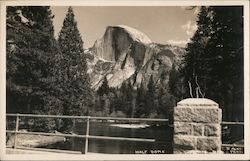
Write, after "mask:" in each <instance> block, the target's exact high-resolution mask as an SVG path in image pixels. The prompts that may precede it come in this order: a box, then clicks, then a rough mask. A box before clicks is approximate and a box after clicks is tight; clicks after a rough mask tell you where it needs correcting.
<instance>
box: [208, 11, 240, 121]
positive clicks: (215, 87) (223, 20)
mask: <svg viewBox="0 0 250 161" xmlns="http://www.w3.org/2000/svg"><path fill="white" fill-rule="evenodd" d="M210 12H212V13H213V14H212V16H213V22H212V25H211V28H212V31H213V32H212V35H211V39H210V41H209V42H208V45H207V47H206V49H207V52H208V55H209V57H210V58H213V59H211V61H210V62H209V68H210V69H211V70H210V71H209V77H210V78H211V79H209V81H208V83H209V93H208V94H209V96H210V97H211V98H213V99H214V100H215V101H217V102H218V103H219V104H220V107H221V108H222V109H223V118H224V119H225V120H230V121H232V120H243V111H244V106H243V102H244V99H243V98H244V92H243V7H240V6H239V7H231V6H227V7H211V8H210Z"/></svg>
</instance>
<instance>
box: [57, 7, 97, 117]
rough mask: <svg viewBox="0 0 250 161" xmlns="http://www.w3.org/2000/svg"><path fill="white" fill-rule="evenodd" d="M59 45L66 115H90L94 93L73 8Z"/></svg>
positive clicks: (64, 24)
mask: <svg viewBox="0 0 250 161" xmlns="http://www.w3.org/2000/svg"><path fill="white" fill-rule="evenodd" d="M58 43H59V46H60V49H61V60H60V67H61V69H60V72H59V75H60V77H61V83H60V87H61V91H62V93H61V94H62V98H61V99H63V100H64V105H63V108H64V114H65V115H83V114H85V115H86V114H88V111H89V108H90V107H91V106H92V105H93V92H92V90H91V88H90V83H89V77H88V74H87V63H86V59H85V56H84V52H83V51H84V50H83V41H82V38H81V35H80V33H79V30H78V28H77V22H76V21H75V15H74V13H73V9H72V7H69V8H68V13H67V14H66V17H65V19H64V21H63V27H62V29H61V31H60V33H59V37H58Z"/></svg>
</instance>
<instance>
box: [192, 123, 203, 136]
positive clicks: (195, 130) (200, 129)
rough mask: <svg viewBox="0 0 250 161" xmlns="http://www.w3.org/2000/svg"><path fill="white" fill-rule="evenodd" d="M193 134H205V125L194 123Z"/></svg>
mask: <svg viewBox="0 0 250 161" xmlns="http://www.w3.org/2000/svg"><path fill="white" fill-rule="evenodd" d="M193 135H195V136H202V135H203V125H202V124H193Z"/></svg>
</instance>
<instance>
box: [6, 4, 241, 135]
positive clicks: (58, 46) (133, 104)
mask: <svg viewBox="0 0 250 161" xmlns="http://www.w3.org/2000/svg"><path fill="white" fill-rule="evenodd" d="M53 17H54V16H53V15H52V12H51V9H50V7H47V6H41V7H40V6H39V7H38V6H25V7H24V6H16V7H10V6H9V7H7V17H6V21H7V26H6V27H7V28H6V29H7V41H6V43H7V44H6V45H7V51H6V58H7V68H6V69H7V70H6V89H7V90H6V93H7V102H6V103H7V112H8V113H35V114H54V115H91V116H114V117H150V118H171V116H172V115H171V113H172V111H173V108H174V106H175V105H176V102H177V101H179V100H181V99H183V98H187V97H205V98H210V99H213V100H215V101H216V102H218V103H219V105H220V108H222V109H223V119H225V120H231V121H232V120H242V119H243V112H244V104H243V101H244V88H243V74H244V73H243V8H242V7H230V6H227V7H213V6H211V7H201V9H200V13H199V15H198V19H197V26H198V29H197V31H196V32H195V33H194V36H193V37H192V38H191V41H190V42H189V43H188V44H187V47H186V54H185V55H184V58H183V61H182V64H181V66H180V67H178V68H176V67H175V66H173V69H172V71H171V73H170V80H169V85H168V86H159V85H158V86H156V85H155V82H154V79H153V77H152V76H151V78H150V80H149V83H148V85H147V86H146V87H144V86H143V85H140V86H138V87H134V86H133V85H131V83H129V81H125V82H124V83H123V84H122V86H121V87H120V88H111V87H109V86H108V81H107V79H106V78H105V79H104V81H103V83H102V85H101V86H100V88H99V89H98V90H97V91H94V90H93V89H91V87H90V82H89V76H88V74H87V62H86V58H85V55H84V48H83V41H82V38H81V34H80V33H79V30H78V28H77V22H76V20H75V18H74V13H73V10H72V8H71V7H69V9H68V12H67V14H66V17H65V19H64V22H63V26H62V28H61V31H60V33H59V37H58V39H57V40H56V39H55V37H54V27H53V23H52V22H53ZM41 121H44V120H41ZM59 124H60V126H61V127H63V128H66V127H67V126H69V125H70V124H71V122H69V121H64V122H63V123H58V122H55V121H48V124H47V125H46V126H47V127H43V126H41V127H39V128H41V129H43V130H44V129H49V128H50V127H58V126H59ZM38 125H39V124H38V123H37V124H36V126H38ZM58 128H59V127H58Z"/></svg>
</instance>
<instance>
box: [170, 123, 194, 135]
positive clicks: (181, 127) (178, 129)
mask: <svg viewBox="0 0 250 161" xmlns="http://www.w3.org/2000/svg"><path fill="white" fill-rule="evenodd" d="M174 134H175V135H178V134H181V135H192V125H191V124H189V123H183V122H175V123H174Z"/></svg>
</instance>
